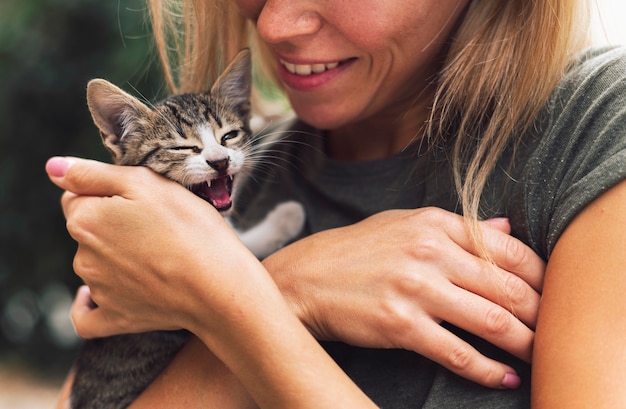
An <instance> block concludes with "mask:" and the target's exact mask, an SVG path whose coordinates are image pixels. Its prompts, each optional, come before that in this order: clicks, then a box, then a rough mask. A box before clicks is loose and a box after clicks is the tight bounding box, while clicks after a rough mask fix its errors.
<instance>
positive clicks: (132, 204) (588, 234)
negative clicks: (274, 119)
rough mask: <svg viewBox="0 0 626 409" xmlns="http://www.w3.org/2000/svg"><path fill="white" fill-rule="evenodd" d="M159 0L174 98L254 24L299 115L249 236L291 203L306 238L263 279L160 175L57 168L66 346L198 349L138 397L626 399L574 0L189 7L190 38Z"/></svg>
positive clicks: (82, 164) (251, 203)
mask: <svg viewBox="0 0 626 409" xmlns="http://www.w3.org/2000/svg"><path fill="white" fill-rule="evenodd" d="M153 3H154V4H153V5H152V6H153V8H152V13H153V14H152V16H153V24H154V27H155V30H156V33H157V40H158V44H160V48H161V55H162V58H163V62H164V63H165V66H166V67H170V70H168V69H166V74H167V78H169V80H170V84H171V85H172V88H173V89H174V90H175V91H189V90H197V89H203V88H205V87H206V82H207V79H208V81H210V79H211V78H215V75H216V73H215V72H213V71H212V70H213V67H214V66H215V64H214V62H215V61H216V60H217V61H220V60H224V61H227V60H229V59H230V57H232V56H233V55H234V53H235V52H236V51H237V50H239V49H240V48H243V47H244V46H246V45H248V44H247V41H246V40H247V39H248V33H247V31H246V30H247V27H249V26H247V25H246V24H245V22H244V19H248V20H249V21H250V22H251V23H252V24H251V25H250V26H251V28H254V29H255V31H256V33H257V40H259V41H258V44H257V47H258V48H259V49H263V50H264V54H263V55H264V61H265V62H266V63H267V65H268V66H269V69H271V70H272V72H273V73H274V74H275V75H276V77H277V79H278V81H279V83H280V85H281V86H282V87H283V88H284V90H285V93H286V95H287V97H288V98H289V101H290V103H291V106H292V108H293V110H294V112H295V113H296V114H297V116H298V118H299V119H300V120H301V121H300V122H297V123H295V124H294V125H293V126H292V130H293V132H291V133H287V136H285V138H286V140H295V141H298V143H293V144H287V143H285V144H281V146H280V147H278V148H277V149H278V151H277V152H276V153H275V154H276V155H277V156H278V157H280V158H286V159H287V158H288V159H289V160H290V161H291V163H293V164H294V165H293V168H289V167H288V168H287V169H279V168H276V169H274V170H272V171H271V172H272V173H271V174H270V175H269V176H268V175H265V176H264V177H261V178H256V179H254V180H257V181H258V182H255V183H254V184H252V183H251V184H250V186H249V189H248V191H247V192H246V194H247V195H248V196H247V197H248V199H247V200H244V203H246V208H245V209H241V220H240V222H241V223H242V224H245V223H248V222H252V221H254V219H255V218H256V217H257V215H256V214H255V212H258V213H263V211H264V210H265V209H268V208H270V206H271V205H273V204H274V202H276V201H279V200H282V199H284V198H295V199H297V200H299V201H301V202H303V203H304V205H305V207H306V211H307V231H306V232H304V233H305V235H308V236H307V237H304V238H302V239H301V240H298V241H297V242H295V243H293V244H292V245H289V246H286V247H285V248H283V249H281V250H280V251H278V252H276V253H275V254H273V255H271V256H270V257H268V258H267V259H265V260H263V262H262V264H261V263H259V262H257V261H256V260H255V259H254V258H253V257H252V256H251V255H250V254H249V253H248V252H247V251H246V250H245V249H244V248H243V246H242V245H241V244H240V243H239V242H238V241H237V240H236V239H235V237H234V236H233V234H232V233H231V232H230V230H229V229H228V228H227V227H226V225H225V223H223V221H222V220H221V219H220V218H219V217H218V216H217V214H216V213H215V212H214V211H212V210H211V209H209V208H208V206H207V205H206V204H205V203H204V202H202V201H200V200H197V199H196V198H194V197H193V196H192V195H191V194H189V193H187V192H186V191H184V189H183V188H180V187H178V186H176V185H174V184H173V183H169V182H167V181H164V180H163V179H161V178H159V177H156V176H154V175H153V174H151V173H150V172H148V171H146V170H144V169H125V168H119V167H113V166H109V165H105V164H100V163H94V162H87V161H82V160H77V159H69V160H68V159H62V158H56V159H53V160H51V161H50V162H49V163H48V172H49V174H50V175H51V178H52V180H53V181H54V182H55V183H57V184H58V185H59V186H60V187H62V188H64V189H66V190H67V191H68V192H67V193H66V194H65V195H64V198H63V206H64V210H65V213H66V217H67V219H68V229H69V231H70V233H71V234H72V236H73V237H74V238H75V239H76V240H77V241H78V242H79V249H78V252H77V256H76V261H75V269H76V271H77V273H78V274H79V275H80V276H81V277H83V278H84V279H85V281H86V283H87V284H88V285H89V286H90V288H91V292H89V291H88V290H87V289H85V288H83V289H81V291H80V292H79V294H78V296H77V300H76V303H75V306H74V308H73V318H74V322H75V324H76V327H77V330H78V332H79V334H81V335H83V336H87V337H93V336H106V335H111V334H116V333H123V332H136V331H143V330H152V329H170V328H181V327H183V328H188V329H190V330H191V331H192V332H193V333H194V334H195V335H196V336H197V339H194V340H193V341H191V342H190V343H189V344H188V345H187V346H186V347H185V348H184V349H183V351H181V353H180V354H179V355H178V356H177V357H176V359H175V360H174V361H173V362H172V364H171V365H170V366H169V367H168V368H167V369H166V371H165V372H164V373H163V374H162V376H161V377H160V378H159V379H157V381H155V383H154V384H153V385H151V387H150V388H149V389H148V390H147V391H146V392H145V393H144V394H143V395H142V396H141V397H140V398H139V399H138V400H137V402H136V403H135V404H134V405H133V407H144V406H145V407H148V405H150V407H153V406H154V405H155V404H159V405H161V406H165V407H178V406H182V404H185V405H187V406H192V407H193V406H197V407H207V406H209V407H210V406H211V405H213V406H214V407H229V406H230V407H249V406H254V405H255V404H258V405H260V406H263V407H309V406H310V407H361V406H363V407H367V406H371V405H373V403H372V401H370V400H369V399H372V400H373V402H375V403H376V404H378V405H381V406H383V407H415V406H417V407H419V406H422V407H427V408H428V407H459V406H461V407H481V408H485V407H526V406H528V404H529V399H531V398H530V396H532V403H533V405H534V406H536V407H557V406H559V407H569V406H574V405H577V406H580V407H601V406H602V405H605V406H606V407H619V406H623V405H624V400H626V397H625V396H623V394H622V393H619V387H618V385H620V384H621V383H622V382H623V379H622V378H623V375H622V373H623V369H624V364H623V362H624V353H623V348H622V346H621V344H622V342H621V339H622V337H623V336H624V332H625V331H626V323H625V322H624V320H625V319H626V318H624V317H626V315H625V314H623V310H624V307H623V302H622V293H623V289H624V288H626V275H625V274H623V273H624V265H626V264H625V261H626V260H625V259H626V254H625V253H624V251H623V245H622V244H620V243H623V240H624V238H626V237H624V236H625V232H624V228H623V226H624V225H625V224H624V223H625V222H626V215H625V214H624V211H623V210H624V205H623V203H624V200H626V182H622V180H623V179H624V178H625V175H626V169H625V165H624V163H626V158H625V155H626V153H625V152H626V150H625V146H626V141H625V140H626V138H625V137H624V129H626V114H625V113H624V110H623V107H622V105H623V100H624V93H626V89H625V88H624V86H623V85H621V84H623V83H624V81H623V80H624V71H625V69H624V67H626V62H625V61H626V57H624V53H623V52H622V51H619V50H613V51H607V50H604V51H597V52H589V53H586V54H581V51H582V49H583V47H584V38H583V37H584V36H583V34H581V33H584V32H585V30H583V29H581V24H582V22H581V20H580V19H579V18H578V17H579V16H582V15H584V10H583V4H582V1H581V2H580V3H578V2H575V1H570V0H567V1H566V0H563V1H556V0H554V1H548V0H545V1H531V2H517V1H512V2H489V1H485V0H473V1H457V0H446V1H439V0H438V1H435V0H426V1H420V2H416V1H409V0H403V1H396V2H378V1H365V2H364V1H358V2H355V1H342V2H327V1H319V2H313V1H304V2H294V1H287V0H268V1H264V0H239V1H236V2H223V3H219V2H215V3H211V4H209V2H206V1H195V2H194V3H195V4H194V5H193V6H194V7H193V8H182V9H180V8H176V7H175V9H176V10H175V11H176V12H177V15H183V16H185V17H186V18H187V21H188V22H189V23H190V24H183V25H181V26H182V27H187V28H188V29H190V30H192V33H191V34H188V36H187V39H189V41H190V43H189V44H185V43H180V42H177V40H176V39H174V40H172V39H170V38H164V37H160V35H161V34H160V33H162V30H166V29H167V28H169V27H172V26H173V25H172V24H170V23H171V21H170V20H169V19H168V18H167V17H166V16H167V14H164V11H163V8H161V6H162V5H161V4H160V2H159V1H154V2H153ZM176 26H177V27H179V26H178V25H176ZM175 45H179V48H178V49H179V50H183V51H186V53H183V52H181V53H180V54H181V55H182V56H183V59H182V60H181V61H178V63H177V62H175V61H172V60H170V58H171V57H172V54H171V51H168V50H171V49H172V46H175ZM181 67H182V68H181ZM173 73H177V74H178V76H177V77H176V78H175V76H174V75H173ZM302 142H304V143H302ZM300 164H304V165H300ZM269 181H278V182H279V183H270V182H269ZM171 195H176V196H177V197H178V198H179V199H178V200H177V202H176V203H169V202H163V201H162V200H160V198H162V197H169V196H171ZM459 205H460V206H461V207H459ZM394 209H395V210H394ZM399 209H415V210H399ZM461 209H462V211H463V214H464V215H465V218H464V219H463V218H461V217H460V216H457V215H455V214H454V213H453V212H455V211H456V212H460V211H461ZM494 217H495V219H491V220H489V221H488V222H485V223H479V222H478V220H479V219H488V218H494ZM497 217H507V218H508V219H509V221H510V225H509V221H507V220H503V219H501V218H497ZM110 220H116V221H117V222H116V223H110V222H107V221H110ZM509 229H511V231H512V233H513V235H514V236H516V237H518V238H520V239H521V240H522V241H523V242H525V243H526V244H528V245H529V246H530V247H531V248H532V249H533V250H534V251H536V252H537V253H538V254H539V255H540V256H541V258H542V259H545V260H547V261H548V263H547V269H546V276H545V282H544V281H543V276H542V274H541V272H542V271H543V267H544V265H543V261H542V259H540V258H538V257H537V256H535V255H533V254H532V252H531V251H530V250H529V249H528V248H527V247H525V246H522V245H521V244H520V243H519V242H517V241H515V240H513V239H511V238H510V237H509V236H507V235H505V234H503V233H502V231H504V232H508V231H509ZM205 231H211V232H212V233H211V235H215V234H219V235H220V237H223V239H221V240H220V241H219V243H215V245H214V246H211V247H210V248H206V247H207V246H200V245H198V244H197V243H202V242H203V240H202V239H203V238H204V237H206V235H207V233H205ZM119 237H124V241H125V243H124V244H123V245H120V244H119ZM145 237H149V238H151V240H150V242H149V243H145V242H144V241H142V238H145ZM206 260H211V262H210V263H208V264H209V265H207V263H206ZM490 262H493V264H491V263H490ZM495 265H497V266H498V268H497V267H495ZM512 273H514V274H512ZM270 277H271V278H270ZM539 293H541V300H542V301H541V311H540V313H539V316H538V317H537V308H538V304H539ZM181 294H184V296H182V295H181ZM90 297H91V298H93V300H94V301H96V303H97V304H98V305H99V306H100V307H99V308H97V309H92V308H91V307H90V305H91V304H90ZM294 313H295V314H294ZM295 317H297V318H298V319H299V321H301V322H302V323H303V324H304V325H305V326H306V328H307V329H308V330H309V332H310V334H313V335H314V336H315V337H316V338H318V339H320V340H325V341H341V342H328V343H324V347H325V350H322V349H320V348H319V346H318V344H317V343H316V342H315V341H314V339H313V337H311V336H310V334H309V332H307V331H306V330H304V327H303V326H301V325H300V323H299V321H298V319H296V318H295ZM516 317H517V318H516ZM442 322H445V323H449V324H443V325H440V323H442ZM535 325H536V337H534V335H535V334H534V333H533V328H535ZM464 330H465V331H464ZM471 334H473V335H471ZM479 338H483V339H484V340H486V341H488V342H484V341H481V340H480V339H479ZM533 340H534V351H533ZM503 350H504V351H507V352H508V354H507V353H504V352H503ZM415 352H417V353H418V354H419V355H418V354H415ZM329 354H330V356H332V357H333V358H334V360H335V361H336V362H337V363H338V364H339V366H340V367H341V369H340V368H339V367H338V366H337V365H335V363H334V362H333V360H331V359H330V358H329ZM423 357H426V358H429V359H430V360H429V359H426V358H423ZM531 357H532V359H533V368H532V375H533V377H532V379H533V381H532V394H530V392H529V387H530V375H529V367H528V365H527V364H525V362H530V360H531ZM431 360H432V361H431ZM433 361H434V362H436V363H437V364H435V363H433ZM344 371H345V372H344ZM346 373H348V375H349V377H347V376H346ZM600 374H601V376H600ZM463 378H467V379H469V380H471V381H474V382H469V381H466V380H464V379H463ZM520 382H521V387H520ZM479 384H480V385H482V386H480V385H479ZM357 386H358V387H357ZM66 390H67V389H66ZM363 392H365V394H364V393H363ZM366 395H367V396H366Z"/></svg>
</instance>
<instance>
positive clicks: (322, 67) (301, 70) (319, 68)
mask: <svg viewBox="0 0 626 409" xmlns="http://www.w3.org/2000/svg"><path fill="white" fill-rule="evenodd" d="M280 63H281V64H282V65H283V66H284V67H285V68H286V69H287V71H289V72H290V73H292V74H296V75H302V76H306V75H311V74H320V73H322V72H324V71H327V70H332V69H333V68H337V66H338V65H339V63H338V62H333V63H330V64H312V65H311V64H292V63H289V62H286V61H282V60H281V61H280Z"/></svg>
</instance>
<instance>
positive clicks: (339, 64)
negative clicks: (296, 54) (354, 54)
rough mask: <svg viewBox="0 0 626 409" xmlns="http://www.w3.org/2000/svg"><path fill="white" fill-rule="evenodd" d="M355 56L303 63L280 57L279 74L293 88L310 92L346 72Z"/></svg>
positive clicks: (287, 85)
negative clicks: (345, 58) (330, 60)
mask: <svg viewBox="0 0 626 409" xmlns="http://www.w3.org/2000/svg"><path fill="white" fill-rule="evenodd" d="M354 61H356V59H355V58H350V59H347V60H341V61H333V62H327V63H314V64H301V63H298V64H296V63H294V62H289V61H286V60H284V59H282V58H281V59H279V62H280V69H279V71H278V72H279V75H280V79H281V81H282V82H283V84H284V85H285V86H286V87H287V88H289V89H292V90H295V91H301V92H310V91H315V90H318V89H320V88H321V87H324V86H326V85H327V84H329V83H331V82H333V80H334V79H335V78H336V77H337V76H338V75H340V74H341V73H342V72H344V71H345V70H346V69H347V68H348V67H349V66H350V65H351V63H352V62H354Z"/></svg>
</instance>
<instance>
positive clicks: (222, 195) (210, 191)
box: [189, 175, 234, 212]
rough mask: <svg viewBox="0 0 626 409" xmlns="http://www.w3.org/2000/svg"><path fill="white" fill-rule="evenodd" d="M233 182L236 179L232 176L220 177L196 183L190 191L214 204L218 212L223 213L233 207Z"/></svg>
mask: <svg viewBox="0 0 626 409" xmlns="http://www.w3.org/2000/svg"><path fill="white" fill-rule="evenodd" d="M233 180H234V178H233V177H232V176H231V175H224V176H219V177H217V178H215V179H211V180H209V181H204V182H202V183H196V184H195V185H192V186H191V187H190V188H189V190H191V191H192V192H193V193H194V194H196V195H197V196H199V197H200V198H202V199H204V200H206V201H207V202H209V203H210V204H212V205H213V207H215V208H216V209H217V210H218V211H220V212H223V211H226V210H228V209H230V208H231V206H232V205H233V202H232V198H231V194H232V191H233Z"/></svg>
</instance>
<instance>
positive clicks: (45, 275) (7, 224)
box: [0, 0, 163, 371]
mask: <svg viewBox="0 0 626 409" xmlns="http://www.w3.org/2000/svg"><path fill="white" fill-rule="evenodd" d="M145 7H146V6H145V4H144V0H117V1H111V0H108V1H102V0H1V1H0V141H1V144H2V145H1V147H2V148H1V149H0V245H1V246H0V248H1V250H0V251H1V253H0V360H4V361H6V360H12V361H14V360H20V361H23V360H25V361H26V362H27V363H30V364H34V365H37V367H38V369H47V370H61V371H65V370H67V368H68V367H69V365H70V364H71V360H72V357H73V356H74V354H75V349H76V347H77V342H76V340H75V338H73V335H72V333H71V327H68V326H67V324H68V320H67V308H68V302H69V301H70V300H71V298H72V297H73V293H74V290H75V289H76V287H77V286H78V285H79V284H80V282H79V279H78V278H76V277H75V276H74V274H73V272H72V259H73V254H74V251H75V243H74V242H73V241H72V240H71V238H70V237H69V236H68V234H67V232H66V230H65V221H64V218H63V214H62V212H61V208H60V205H59V199H60V196H61V191H60V190H59V189H58V188H56V187H55V186H54V185H52V184H51V183H50V182H49V181H48V179H47V177H46V174H45V172H44V165H45V162H46V160H47V159H48V158H49V157H50V156H53V155H78V156H82V157H89V158H94V159H100V160H106V161H109V157H108V154H107V153H106V151H105V150H104V149H103V148H102V146H101V143H100V138H99V136H98V132H97V130H96V128H95V127H94V125H93V123H92V121H91V117H90V115H89V112H88V110H87V108H86V103H85V86H86V84H87V81H88V80H89V79H91V78H95V77H103V78H107V79H108V80H110V81H112V82H114V83H116V84H118V85H120V86H121V87H123V88H125V89H127V90H129V92H131V93H136V94H141V95H144V96H145V97H146V98H148V99H150V100H155V99H158V97H159V96H162V95H163V83H162V81H161V77H160V74H159V72H158V71H157V70H156V69H155V66H156V65H157V64H155V63H154V60H155V56H154V53H153V52H152V51H151V49H152V45H151V44H152V43H151V36H150V33H149V28H148V24H147V22H146V21H147V20H146V15H145ZM133 89H136V90H137V91H133Z"/></svg>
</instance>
